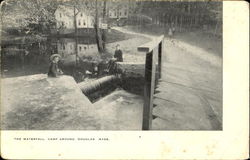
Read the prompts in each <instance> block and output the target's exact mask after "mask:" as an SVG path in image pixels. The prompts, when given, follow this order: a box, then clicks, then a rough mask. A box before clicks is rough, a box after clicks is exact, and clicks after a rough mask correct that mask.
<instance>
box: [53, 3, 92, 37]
mask: <svg viewBox="0 0 250 160" xmlns="http://www.w3.org/2000/svg"><path fill="white" fill-rule="evenodd" d="M75 13H76V16H75V17H74V7H71V6H66V5H60V6H58V8H57V9H56V11H55V13H54V15H55V19H56V28H55V29H56V30H54V31H52V32H56V33H59V34H70V33H74V32H75V27H76V28H77V29H78V30H81V29H93V28H94V17H93V16H90V15H87V12H86V13H85V12H84V11H78V10H77V9H75ZM75 21H76V24H74V23H75ZM80 32H81V33H84V32H82V31H80Z"/></svg>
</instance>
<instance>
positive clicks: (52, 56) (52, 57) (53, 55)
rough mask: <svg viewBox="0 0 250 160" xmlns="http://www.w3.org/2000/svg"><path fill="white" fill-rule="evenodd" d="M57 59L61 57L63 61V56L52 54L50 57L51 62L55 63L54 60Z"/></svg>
mask: <svg viewBox="0 0 250 160" xmlns="http://www.w3.org/2000/svg"><path fill="white" fill-rule="evenodd" d="M55 57H59V58H60V59H61V56H60V55H59V54H52V55H51V56H50V61H53V59H54V58H55Z"/></svg>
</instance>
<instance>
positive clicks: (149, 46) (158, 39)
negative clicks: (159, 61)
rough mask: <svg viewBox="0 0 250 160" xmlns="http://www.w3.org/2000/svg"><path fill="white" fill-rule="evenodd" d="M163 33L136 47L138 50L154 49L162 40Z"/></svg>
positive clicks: (149, 50)
mask: <svg viewBox="0 0 250 160" xmlns="http://www.w3.org/2000/svg"><path fill="white" fill-rule="evenodd" d="M163 38H164V35H161V36H159V37H156V38H153V39H152V41H150V42H148V43H146V44H143V45H141V46H139V47H137V50H138V51H139V52H145V53H149V52H151V51H153V50H154V49H155V47H156V46H158V44H159V43H160V42H161V41H162V40H163Z"/></svg>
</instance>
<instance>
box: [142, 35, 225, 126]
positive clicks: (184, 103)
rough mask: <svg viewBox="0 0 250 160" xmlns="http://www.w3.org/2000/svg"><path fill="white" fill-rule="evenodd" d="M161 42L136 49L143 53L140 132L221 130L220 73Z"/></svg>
mask: <svg viewBox="0 0 250 160" xmlns="http://www.w3.org/2000/svg"><path fill="white" fill-rule="evenodd" d="M164 41H165V40H164V38H163V37H162V36H161V37H160V38H157V39H154V40H153V41H152V42H151V43H148V44H145V45H142V46H140V47H138V50H139V51H144V52H146V64H145V87H144V110H143V125H142V129H143V130H150V129H152V130H221V129H222V83H220V81H221V78H222V73H220V71H219V70H218V68H213V67H211V66H209V64H206V62H203V61H202V60H201V59H198V58H197V57H195V56H193V55H191V54H186V53H184V52H185V51H183V50H181V49H178V48H177V47H176V48H172V49H171V48H170V49H169V48H168V46H169V45H170V44H167V42H164ZM168 43H169V42H168ZM157 55H158V56H157ZM199 63H200V64H199ZM197 64H198V65H197ZM157 66H158V67H157ZM157 68H158V69H157ZM220 76H221V77H220ZM218 77H219V78H218Z"/></svg>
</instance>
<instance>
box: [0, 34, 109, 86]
mask: <svg viewBox="0 0 250 160" xmlns="http://www.w3.org/2000/svg"><path fill="white" fill-rule="evenodd" d="M95 42H96V41H95V39H94V38H87V37H84V38H53V37H48V38H47V40H46V41H44V42H40V43H25V44H24V43H10V44H6V45H4V46H1V47H2V52H1V59H2V62H3V63H2V67H1V69H2V72H1V73H2V76H3V77H15V76H23V75H29V74H39V73H47V71H48V67H49V63H50V62H49V57H50V55H52V54H55V53H58V54H60V55H61V56H62V61H61V62H60V64H59V65H60V67H61V68H62V69H63V70H64V73H65V74H67V75H71V76H73V77H74V78H75V80H76V81H77V82H80V81H83V80H85V79H86V78H96V77H100V76H103V75H105V73H104V69H105V67H106V63H105V62H103V61H101V57H100V55H99V53H98V49H97V45H96V43H95Z"/></svg>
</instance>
